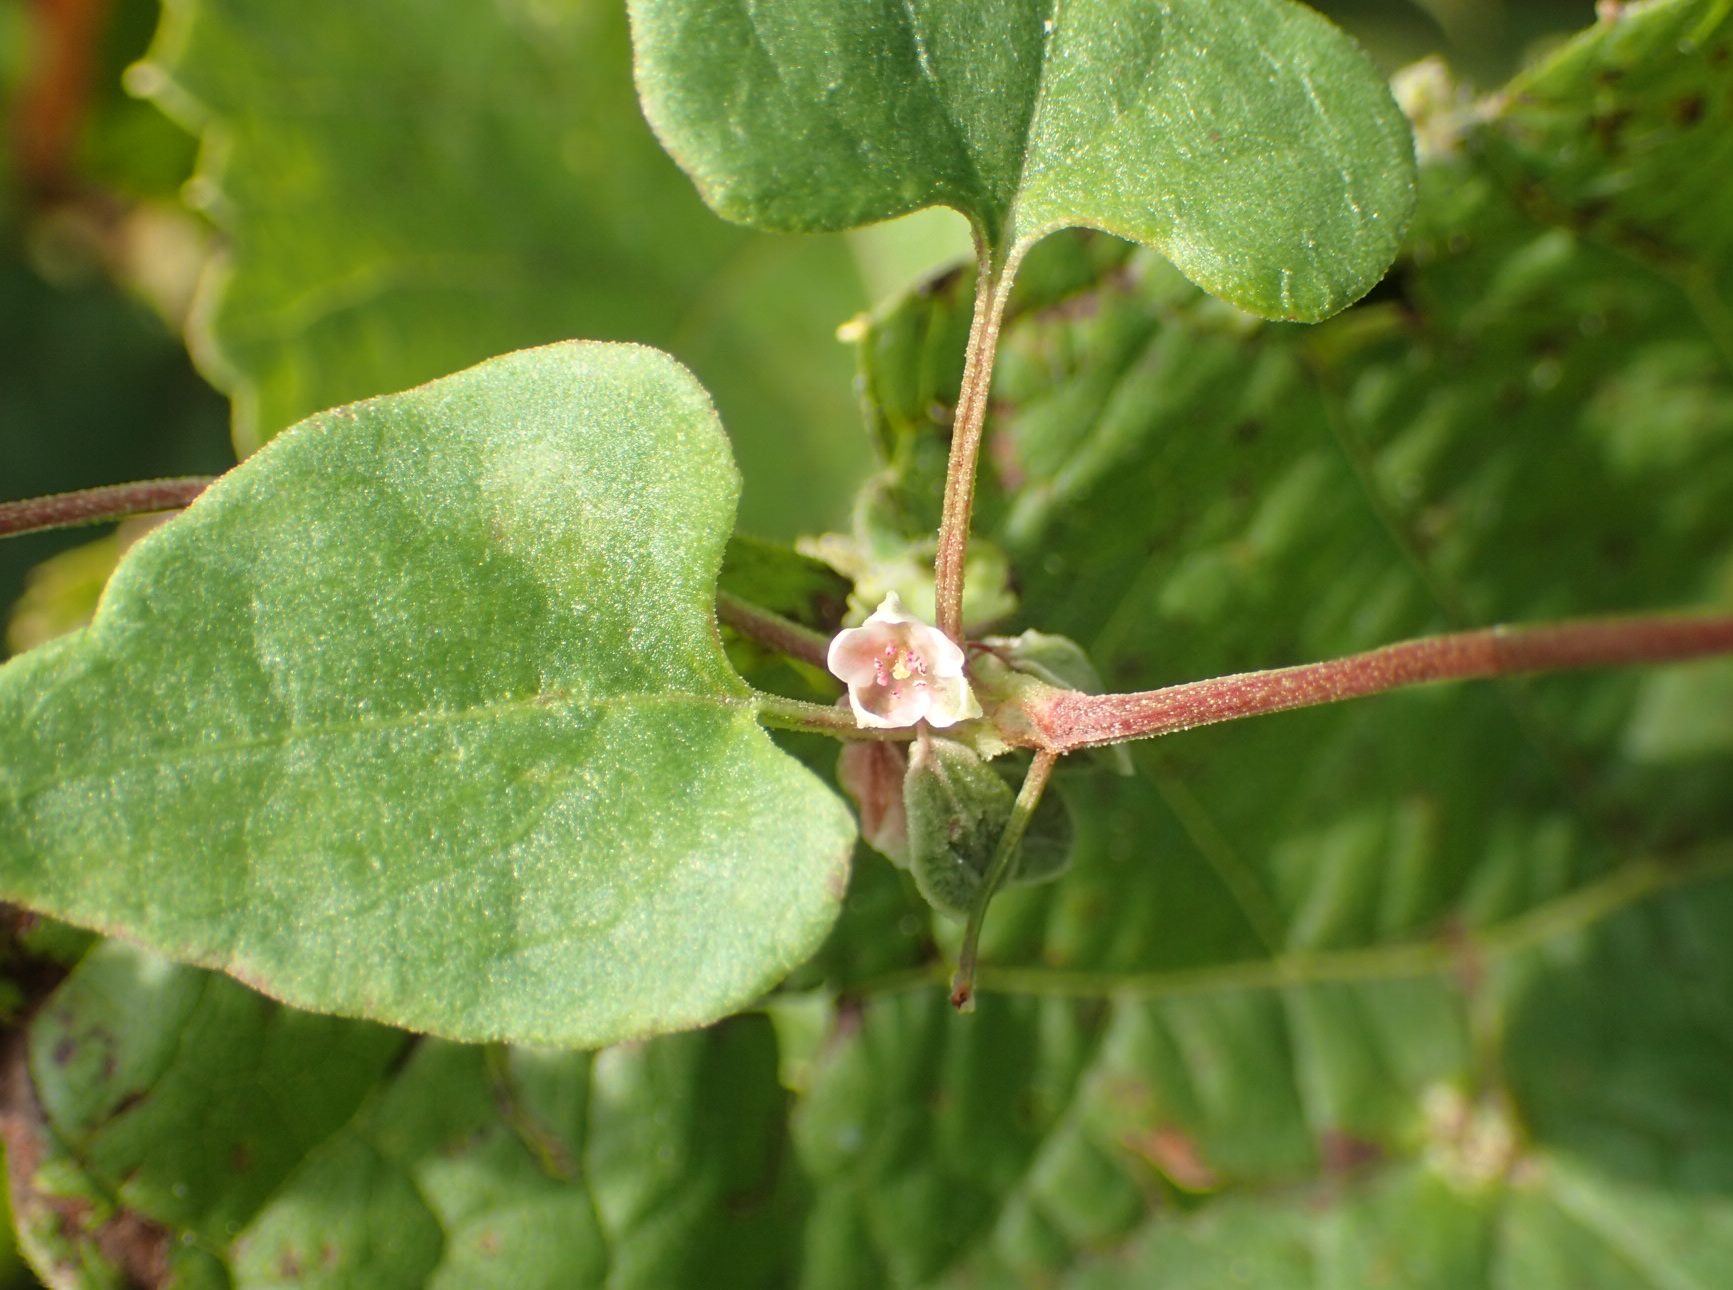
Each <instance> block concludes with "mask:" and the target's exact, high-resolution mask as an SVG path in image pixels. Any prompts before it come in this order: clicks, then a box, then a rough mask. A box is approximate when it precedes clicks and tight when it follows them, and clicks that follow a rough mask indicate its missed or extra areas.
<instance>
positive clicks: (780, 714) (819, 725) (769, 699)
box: [752, 692, 915, 743]
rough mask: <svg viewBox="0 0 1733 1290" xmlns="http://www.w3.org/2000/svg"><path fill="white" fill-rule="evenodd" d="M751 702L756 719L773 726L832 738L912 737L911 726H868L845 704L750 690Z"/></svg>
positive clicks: (901, 740)
mask: <svg viewBox="0 0 1733 1290" xmlns="http://www.w3.org/2000/svg"><path fill="white" fill-rule="evenodd" d="M752 704H753V706H754V707H755V708H757V709H758V719H759V721H760V722H762V723H763V724H764V725H767V726H770V727H771V728H772V729H775V730H804V731H806V732H807V733H809V734H816V735H829V736H830V737H831V738H832V739H889V740H893V741H897V742H905V743H906V742H907V741H908V740H910V739H913V738H914V737H915V732H914V730H913V728H912V727H908V726H899V727H897V728H895V729H892V730H879V729H876V728H874V729H869V728H867V727H864V726H862V725H861V724H860V723H859V722H857V721H856V720H855V719H854V713H852V712H850V711H849V710H848V709H847V708H830V707H826V706H825V705H824V704H822V703H808V702H806V701H805V700H804V699H787V698H784V697H783V696H782V695H780V694H764V693H762V692H760V693H757V694H754V695H753V696H752Z"/></svg>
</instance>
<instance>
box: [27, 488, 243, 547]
mask: <svg viewBox="0 0 1733 1290" xmlns="http://www.w3.org/2000/svg"><path fill="white" fill-rule="evenodd" d="M213 482H215V481H214V480H213V479H212V477H211V476H209V475H188V476H185V477H182V478H179V479H145V480H140V481H139V482H137V483H133V484H105V485H104V486H102V487H101V488H85V489H81V490H79V491H78V492H75V493H54V494H52V495H50V496H48V497H26V498H24V499H23V500H21V501H16V502H0V537H14V536H16V535H17V534H20V533H40V532H43V531H44V530H47V529H66V528H76V527H78V526H79V525H83V524H103V523H106V522H108V521H110V520H124V519H127V518H129V517H130V516H133V515H151V514H154V513H156V512H158V511H178V510H180V509H181V508H182V507H183V506H188V505H190V504H191V503H192V500H193V499H194V498H195V497H197V496H198V495H199V494H200V493H202V492H204V491H205V489H207V488H209V487H210V486H211V484H212V483H213Z"/></svg>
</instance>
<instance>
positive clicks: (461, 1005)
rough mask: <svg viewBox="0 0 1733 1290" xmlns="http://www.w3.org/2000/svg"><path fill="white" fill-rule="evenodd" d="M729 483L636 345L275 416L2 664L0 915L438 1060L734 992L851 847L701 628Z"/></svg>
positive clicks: (788, 950)
mask: <svg viewBox="0 0 1733 1290" xmlns="http://www.w3.org/2000/svg"><path fill="white" fill-rule="evenodd" d="M737 489H738V482H737V475H736V473H735V470H734V467H733V463H732V462H731V461H730V459H729V455H728V448H727V442H726V440H725V438H724V437H723V434H722V431H721V427H720V425H719V424H718V422H717V419H716V415H715V412H714V411H713V410H712V409H711V407H710V404H709V401H708V399H707V398H706V396H705V394H704V392H703V390H702V389H700V388H699V386H698V385H697V383H696V382H695V381H694V380H693V379H692V378H691V377H690V375H689V374H687V373H686V372H685V371H684V370H683V369H682V368H680V367H679V366H678V365H677V364H675V363H674V362H673V361H672V360H671V359H669V358H668V357H667V356H665V355H663V354H659V353H657V352H655V351H653V350H647V349H643V348H639V347H635V346H612V345H593V344H568V345H559V346H551V347H548V348H545V349H540V350H530V351H525V352H522V353H518V354H513V355H509V356H507V357H504V358H500V359H496V360H494V361H492V362H489V363H485V364H483V365H482V366H480V367H476V368H473V369H471V370H469V371H467V372H464V373H461V374H459V375H457V376H453V377H449V378H447V379H445V380H442V381H437V382H434V383H433V384H431V385H427V386H424V387H422V388H420V389H417V390H413V391H411V392H409V393H407V394H402V395H398V396H394V397H390V398H384V399H378V400H374V401H371V402H368V403H363V404H357V405H355V406H353V407H349V408H342V409H338V410H337V411H334V412H330V413H325V414H323V415H321V416H318V417H315V418H313V419H311V420H310V421H308V422H305V423H303V425H302V426H300V427H299V428H298V429H297V430H296V431H294V432H293V433H290V434H287V435H285V436H284V437H283V438H282V439H281V440H280V441H277V442H273V443H272V444H271V445H269V446H268V447H267V449H265V450H264V451H262V452H261V453H260V454H258V455H257V456H256V457H255V458H254V459H252V460H251V461H249V462H248V463H247V464H246V465H244V466H242V467H240V468H239V469H237V470H236V471H234V472H233V473H232V474H231V475H229V476H228V477H226V478H225V479H224V480H222V481H221V482H220V483H218V484H217V485H216V486H215V487H214V488H213V489H211V491H210V492H209V493H207V494H206V495H205V496H204V497H202V498H201V499H200V500H199V501H198V502H197V503H196V504H195V505H194V506H193V507H192V508H191V509H190V510H189V511H188V513H187V514H186V515H185V516H184V517H182V518H181V519H179V520H176V521H175V522H174V523H172V524H170V525H168V526H166V527H165V528H164V529H163V530H161V531H160V532H159V533H156V534H153V535H152V536H151V537H150V538H148V539H147V540H146V541H144V542H143V543H141V544H140V545H139V546H138V547H137V548H135V549H134V551H133V553H132V554H131V555H130V556H129V557H128V558H127V560H126V561H125V562H124V563H123V564H122V566H121V568H120V570H119V571H118V572H117V574H116V575H115V579H114V581H113V583H112V584H111V585H110V587H109V590H108V593H107V595H106V596H105V598H104V601H103V604H102V607H101V609H100V611H99V613H98V615H97V619H96V621H95V623H94V624H93V625H92V626H91V627H90V628H88V629H87V630H85V631H83V632H81V633H79V634H77V635H75V636H72V637H68V638H65V639H63V640H61V641H58V642H55V643H53V644H51V645H48V646H45V647H43V648H41V649H40V650H37V651H34V652H32V653H30V654H28V655H25V656H24V657H22V658H19V659H17V660H15V661H14V662H12V663H10V664H8V665H7V666H6V667H5V668H4V669H3V670H0V897H4V898H5V899H9V900H14V901H17V902H19V903H21V904H24V905H27V906H29V907H31V908H35V909H40V910H43V911H46V912H50V913H52V914H54V915H56V916H58V917H63V918H66V919H68V920H70V921H73V922H77V923H81V924H84V925H87V926H93V927H98V928H101V929H103V930H106V931H112V932H115V933H119V934H123V935H126V936H128V937H131V938H134V939H137V940H141V941H143V942H145V943H147V944H149V945H151V946H153V947H155V948H157V949H160V950H162V951H163V952H165V953H167V954H170V955H171V956H173V957H176V958H179V959H183V960H186V961H189V962H195V963H200V964H204V965H208V966H213V967H219V968H222V969H223V970H225V971H228V972H231V973H233V974H234V975H236V976H238V977H241V978H243V979H245V980H247V981H249V982H252V983H254V984H257V985H258V986H260V987H261V988H262V989H264V990H265V991H266V992H268V993H270V994H273V995H276V996H278V997H280V998H283V999H286V1000H289V1001H291V1002H294V1003H297V1004H300V1005H302V1006H305V1007H309V1008H314V1009H318V1010H321V1011H329V1012H338V1013H345V1014H351V1015H356V1016H364V1017H370V1018H374V1019H378V1020H384V1021H389V1022H392V1023H395V1024H398V1025H403V1026H409V1027H412V1028H415V1029H421V1030H427V1031H432V1032H435V1033H438V1034H444V1035H449V1036H453V1037H458V1038H465V1039H482V1038H500V1037H508V1038H513V1039H518V1040H523V1041H530V1042H545V1043H560V1044H573V1045H578V1044H595V1043H601V1042H606V1041H610V1040H614V1039H619V1038H623V1037H627V1036H632V1035H641V1034H646V1033H650V1032H654V1031H661V1030H668V1029H673V1028H678V1027H683V1026H690V1025H695V1024H698V1023H701V1022H703V1021H707V1020H709V1019H711V1018H714V1017H717V1016H720V1015H722V1014H724V1013H726V1012H728V1011H729V1010H731V1009H732V1008H735V1007H738V1006H739V1005H741V1004H742V1003H744V1002H745V1001H747V1000H749V999H750V998H752V997H753V996H754V995H755V994H756V993H758V992H759V991H761V990H763V989H764V988H765V987H766V986H768V985H769V984H771V983H772V982H773V981H774V980H776V979H777V978H778V977H779V976H780V975H781V974H782V973H784V972H785V971H787V969H788V968H790V967H792V966H793V965H795V964H797V963H799V962H800V961H801V960H802V959H803V958H804V957H805V956H806V955H807V954H809V953H810V952H811V951H812V949H813V948H814V946H815V945H816V944H817V942H818V940H819V939H820V938H821V937H822V936H823V935H824V933H825V931H826V929H827V928H828V927H829V925H830V923H831V921H832V919H833V918H834V917H835V913H836V909H837V901H838V898H839V894H840V888H841V886H842V876H843V873H844V866H845V864H846V861H847V856H848V853H849V848H850V843H851V839H852V834H853V829H852V825H851V824H850V821H849V819H848V816H847V813H846V812H845V811H844V809H843V808H842V806H841V804H840V803H839V802H838V801H837V800H836V799H835V798H834V797H833V796H832V795H831V794H830V793H829V792H828V791H827V790H825V789H824V788H822V787H821V786H820V784H819V783H818V781H817V780H816V779H815V778H813V776H811V775H810V774H809V773H808V772H807V771H805V770H804V769H802V768H801V767H800V766H799V765H798V764H796V763H795V762H794V761H793V760H792V759H790V758H788V757H786V756H785V755H784V754H782V753H781V752H779V751H778V750H777V749H776V748H775V746H774V745H773V744H772V743H771V742H770V740H769V739H768V738H767V737H766V736H765V734H764V733H763V732H762V731H761V730H760V729H759V728H758V726H757V724H756V721H755V709H754V705H753V702H752V700H751V697H750V691H749V690H748V689H747V687H746V686H745V685H744V684H743V683H742V682H741V681H740V679H739V678H738V677H737V676H736V675H735V674H734V673H733V671H732V670H731V669H730V668H729V666H728V664H727V661H726V659H725V658H724V656H723V653H722V650H721V647H720V644H719V642H718V639H717V636H716V629H715V624H714V617H713V610H712V603H713V598H714V595H715V578H716V571H717V568H718V567H719V564H720V561H721V557H722V549H723V545H724V542H725V540H726V538H727V534H728V530H729V526H730V523H731V520H732V515H733V506H734V499H735V496H736V493H737Z"/></svg>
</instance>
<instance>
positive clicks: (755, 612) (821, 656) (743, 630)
mask: <svg viewBox="0 0 1733 1290" xmlns="http://www.w3.org/2000/svg"><path fill="white" fill-rule="evenodd" d="M716 617H717V619H718V620H719V621H720V622H722V623H723V624H724V625H726V626H728V627H732V628H733V629H734V630H735V631H737V632H739V633H740V634H741V635H742V636H748V637H751V638H752V639H753V640H755V641H757V642H758V643H759V644H760V645H763V646H765V647H767V648H769V649H773V650H775V651H776V652H777V653H778V654H786V655H788V657H790V658H797V659H800V660H801V661H802V662H804V663H811V664H812V665H813V666H814V667H820V668H822V667H824V666H825V658H826V654H827V652H828V651H829V649H830V638H829V637H827V636H824V635H822V634H820V633H819V632H815V631H813V630H812V629H811V628H810V627H802V626H801V625H800V624H799V623H797V622H794V621H793V620H792V619H788V618H784V617H783V616H782V615H781V614H778V613H775V612H773V611H771V610H769V609H765V608H764V607H763V606H761V605H755V604H753V603H752V602H751V601H750V600H742V599H741V598H740V597H739V596H736V595H734V594H732V593H731V592H727V591H720V590H719V591H717V593H716Z"/></svg>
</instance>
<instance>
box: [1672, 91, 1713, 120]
mask: <svg viewBox="0 0 1733 1290" xmlns="http://www.w3.org/2000/svg"><path fill="white" fill-rule="evenodd" d="M1708 106H1709V105H1708V102H1707V101H1706V100H1705V99H1704V98H1703V96H1702V95H1701V94H1687V95H1686V96H1685V97H1684V98H1682V99H1680V100H1678V101H1677V102H1676V103H1674V104H1673V120H1675V121H1677V122H1678V123H1679V124H1680V125H1696V124H1697V122H1699V121H1701V120H1702V119H1703V113H1704V111H1705V110H1706V109H1707V108H1708Z"/></svg>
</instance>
